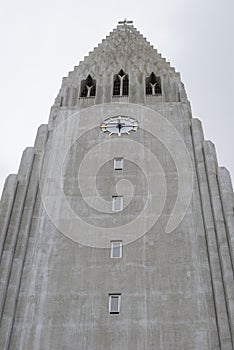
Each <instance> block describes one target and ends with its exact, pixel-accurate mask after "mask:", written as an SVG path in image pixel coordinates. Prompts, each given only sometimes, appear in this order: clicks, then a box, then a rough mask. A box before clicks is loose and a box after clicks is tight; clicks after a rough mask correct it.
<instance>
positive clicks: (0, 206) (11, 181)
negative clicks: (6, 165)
mask: <svg viewBox="0 0 234 350" xmlns="http://www.w3.org/2000/svg"><path fill="white" fill-rule="evenodd" d="M17 185H18V182H17V175H15V174H14V175H13V174H12V175H9V176H8V177H7V179H6V181H5V185H4V189H3V193H2V198H1V202H0V217H1V220H0V262H1V257H2V250H3V246H4V243H5V239H6V235H7V230H8V227H9V220H10V217H11V213H12V209H13V206H14V201H15V195H16V190H17Z"/></svg>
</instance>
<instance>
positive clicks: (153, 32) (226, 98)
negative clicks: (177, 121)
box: [0, 0, 234, 192]
mask: <svg viewBox="0 0 234 350" xmlns="http://www.w3.org/2000/svg"><path fill="white" fill-rule="evenodd" d="M124 18H128V19H130V20H133V21H134V26H135V27H136V28H137V29H138V30H140V32H141V33H142V34H143V35H144V36H145V37H146V38H147V39H148V41H150V43H151V44H152V45H154V47H155V48H157V49H158V51H159V52H160V53H162V55H163V57H165V58H166V59H167V60H168V61H170V62H171V65H172V66H174V67H175V68H176V70H177V71H179V72H180V73H181V76H182V81H183V82H184V84H185V87H186V91H187V94H188V97H189V100H190V102H191V105H192V111H193V116H194V117H198V118H199V119H200V120H202V122H203V128H204V132H205V137H206V139H210V140H212V141H213V142H214V143H215V145H216V150H217V154H218V159H219V164H220V165H225V166H226V167H227V168H228V169H229V170H230V172H231V173H232V178H233V179H234V159H233V155H232V152H233V151H232V150H234V115H233V109H232V105H233V101H234V89H233V85H234V69H233V64H234V35H233V31H234V20H233V18H234V1H233V0H222V1H221V0H220V1H218V0H196V1H195V0H146V1H139V0H124V1H123V0H118V1H115V2H110V1H106V0H99V1H95V2H92V1H79V0H66V1H65V0H56V1H55V0H40V1H35V0H21V1H18V0H17V1H16V0H8V1H6V0H5V1H4V2H3V1H2V4H1V12H0V40H1V55H0V61H1V64H0V70H1V72H0V74H1V75H0V76H1V84H0V89H1V92H0V96H1V117H0V120H1V128H0V192H1V190H2V186H3V183H4V180H5V178H6V177H7V175H8V174H10V173H16V172H17V171H18V166H19V162H20V159H21V155H22V152H23V150H24V149H25V148H26V147H28V146H32V145H33V143H34V140H35V136H36V132H37V128H38V126H39V125H40V124H42V123H47V121H48V117H49V110H50V107H51V105H52V104H53V102H54V99H55V97H56V95H57V93H58V91H59V89H60V86H61V82H62V77H63V76H67V74H68V72H69V71H71V70H73V67H74V65H77V64H78V62H79V61H80V60H83V57H84V56H85V55H87V54H88V52H89V51H92V50H93V48H94V47H95V46H97V44H98V43H100V42H101V40H102V39H104V38H105V37H106V36H107V35H108V34H109V32H110V31H112V30H113V29H114V28H115V27H116V25H117V22H118V21H119V20H123V19H124Z"/></svg>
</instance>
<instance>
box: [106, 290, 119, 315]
mask: <svg viewBox="0 0 234 350" xmlns="http://www.w3.org/2000/svg"><path fill="white" fill-rule="evenodd" d="M120 300H121V294H109V313H110V314H119V312H120Z"/></svg>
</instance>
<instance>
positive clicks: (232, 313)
mask: <svg viewBox="0 0 234 350" xmlns="http://www.w3.org/2000/svg"><path fill="white" fill-rule="evenodd" d="M203 146H204V155H205V164H206V170H207V177H208V184H209V191H210V199H211V206H212V213H213V217H214V225H215V233H216V240H217V249H218V254H219V263H220V267H221V282H222V283H223V288H224V292H225V294H224V295H225V303H226V308H227V314H228V319H229V327H230V329H231V335H232V341H233V343H234V281H233V271H232V264H231V258H230V251H229V246H228V241H227V232H226V228H225V224H224V217H223V208H222V202H221V198H220V192H219V187H218V181H217V169H218V164H217V159H216V152H215V147H214V145H213V144H212V143H211V142H210V141H206V142H204V145H203Z"/></svg>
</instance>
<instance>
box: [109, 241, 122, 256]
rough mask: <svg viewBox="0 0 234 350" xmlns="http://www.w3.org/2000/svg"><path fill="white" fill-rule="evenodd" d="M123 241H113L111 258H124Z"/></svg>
mask: <svg viewBox="0 0 234 350" xmlns="http://www.w3.org/2000/svg"><path fill="white" fill-rule="evenodd" d="M122 256H123V241H111V258H122Z"/></svg>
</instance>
